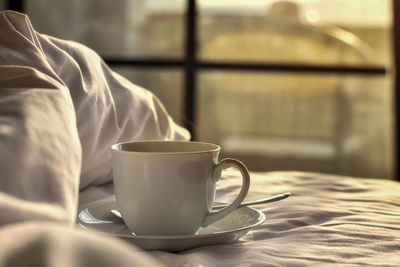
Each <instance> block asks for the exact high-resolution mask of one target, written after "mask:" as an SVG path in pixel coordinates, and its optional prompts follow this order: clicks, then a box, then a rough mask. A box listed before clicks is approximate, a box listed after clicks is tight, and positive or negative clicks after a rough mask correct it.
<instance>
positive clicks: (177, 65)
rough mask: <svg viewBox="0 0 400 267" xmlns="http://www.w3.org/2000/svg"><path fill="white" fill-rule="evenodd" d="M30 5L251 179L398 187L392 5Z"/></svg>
mask: <svg viewBox="0 0 400 267" xmlns="http://www.w3.org/2000/svg"><path fill="white" fill-rule="evenodd" d="M13 1H15V0H13ZM19 2H21V7H22V9H23V11H24V12H26V13H27V14H28V15H29V16H30V18H31V21H32V24H33V26H34V27H35V29H36V30H37V31H38V32H41V33H46V34H50V35H53V36H56V37H60V38H63V39H70V40H75V41H78V42H81V43H84V44H86V45H87V46H89V47H91V48H92V49H94V50H96V51H97V52H98V53H99V54H100V55H101V56H103V58H104V59H105V60H106V62H107V63H109V64H110V66H111V67H112V68H113V69H114V70H115V71H116V72H118V73H120V74H122V75H123V76H125V77H127V78H128V79H130V80H131V81H132V82H134V83H136V84H138V85H141V86H143V87H145V88H147V89H149V90H151V91H153V92H154V93H155V94H156V95H157V96H158V97H159V98H160V99H161V100H162V102H163V103H164V104H165V106H166V108H167V110H168V111H169V112H170V114H171V115H172V117H173V118H174V119H175V120H176V121H177V122H178V123H180V124H182V125H184V126H186V127H188V128H189V129H190V130H191V132H192V134H193V137H194V139H195V140H200V141H208V142H213V143H217V144H219V145H221V147H222V152H223V155H222V156H231V157H236V158H238V159H241V160H242V161H243V162H244V163H245V164H246V165H247V166H248V167H249V169H250V170H257V171H276V170H301V171H313V172H323V173H334V174H343V175H351V176H359V177H377V178H389V179H390V178H394V168H395V167H394V146H395V138H394V123H395V122H394V115H393V114H394V106H393V104H394V101H393V79H394V78H393V77H394V76H393V52H392V42H393V40H392V26H393V22H392V21H393V18H392V13H393V10H392V8H393V7H392V5H391V1H388V0H363V1H359V0H296V1H295V0H291V1H286V0H284V1H279V0H257V1H255V0H254V1H252V0H234V1H232V0H230V1H229V0H197V1H195V0H113V1H110V0H85V1H81V0H69V1H64V0H25V1H19ZM7 3H8V2H7ZM7 3H6V0H2V2H1V1H0V4H1V7H2V8H3V9H4V8H6V7H7V5H8V4H7ZM194 14H196V15H197V16H194ZM190 38H192V39H190ZM190 40H191V41H190ZM371 70H372V71H371Z"/></svg>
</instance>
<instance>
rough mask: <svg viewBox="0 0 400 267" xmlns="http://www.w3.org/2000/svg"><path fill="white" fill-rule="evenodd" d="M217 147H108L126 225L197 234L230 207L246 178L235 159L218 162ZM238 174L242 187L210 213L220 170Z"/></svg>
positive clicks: (162, 144)
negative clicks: (233, 170)
mask: <svg viewBox="0 0 400 267" xmlns="http://www.w3.org/2000/svg"><path fill="white" fill-rule="evenodd" d="M219 152H220V147H219V146H217V145H215V144H210V143H203V142H187V141H137V142H126V143H120V144H116V145H113V146H112V163H113V176H114V186H115V197H116V200H117V204H118V210H119V211H120V212H121V214H122V216H123V218H124V221H125V223H126V225H127V226H128V227H129V229H131V230H132V231H135V232H136V233H138V234H149V233H154V234H158V235H183V234H193V233H196V232H197V231H198V230H199V229H200V228H201V227H205V226H207V225H209V224H211V223H213V222H215V221H217V220H219V219H221V218H222V217H224V216H226V215H227V214H229V213H230V212H232V211H233V210H235V209H236V208H237V207H238V206H239V205H240V203H241V202H242V201H243V199H244V198H245V196H246V194H247V192H248V188H249V184H250V177H249V174H248V171H247V169H246V167H245V166H244V165H243V164H242V163H241V162H239V161H237V160H235V159H224V160H221V161H218V155H219ZM229 167H235V168H237V169H238V170H239V171H240V172H241V173H242V180H243V183H242V188H241V190H240V192H239V194H238V196H237V198H236V199H235V200H234V201H233V202H232V203H231V204H230V205H229V206H227V207H226V208H224V209H222V210H219V211H214V212H209V210H210V207H211V205H212V203H213V200H214V196H215V183H216V182H217V181H218V180H219V178H220V176H221V171H222V170H223V169H226V168H229Z"/></svg>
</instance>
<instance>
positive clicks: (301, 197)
mask: <svg viewBox="0 0 400 267" xmlns="http://www.w3.org/2000/svg"><path fill="white" fill-rule="evenodd" d="M189 138H190V135H189V133H188V132H187V131H186V130H185V129H183V128H182V127H180V126H178V125H176V124H175V123H174V122H173V120H172V119H171V117H170V116H169V115H168V113H167V111H166V110H165V108H164V107H163V105H162V103H161V102H160V101H159V100H158V99H157V98H156V97H155V96H154V95H153V94H151V93H150V92H148V91H147V90H145V89H144V88H140V87H138V86H136V85H134V84H132V83H130V82H129V81H128V80H126V79H124V78H123V77H121V76H119V75H118V74H116V73H114V72H112V71H111V70H110V69H109V68H108V67H107V66H106V64H105V63H104V62H103V61H102V60H101V59H100V57H99V56H98V55H97V54H96V53H94V52H93V51H92V50H90V49H88V48H87V47H84V46H82V45H81V44H77V43H74V42H70V41H64V40H60V39H57V38H53V37H51V36H46V35H42V34H39V33H37V32H35V30H34V28H33V26H32V25H31V24H30V21H29V18H28V17H26V16H25V15H23V14H20V13H16V12H10V11H5V12H0V147H1V153H0V169H1V174H0V211H1V215H0V225H1V227H0V240H1V246H0V266H78V267H79V266H310V265H317V266H321V265H322V266H323V265H328V266H330V265H341V266H343V265H346V266H355V265H359V266H366V265H368V266H375V265H376V266H399V265H400V256H399V255H398V254H399V250H400V220H399V217H400V196H399V192H400V184H399V183H398V182H395V181H391V180H383V179H363V178H353V177H345V176H336V175H327V174H322V173H305V172H270V173H261V172H252V173H251V186H250V191H249V194H248V196H247V200H256V199H259V198H263V197H267V196H271V195H275V194H281V193H284V192H291V194H292V195H291V196H290V197H289V198H287V199H285V200H282V201H279V202H275V203H270V204H265V205H259V206H254V207H252V208H242V209H239V210H237V211H235V212H236V215H238V216H236V215H235V216H234V217H231V220H230V221H229V222H228V223H229V224H230V225H232V224H234V226H233V229H232V228H229V229H227V228H226V226H225V225H224V223H221V224H219V225H218V226H216V227H217V228H218V229H219V230H218V229H217V230H218V231H217V230H215V229H214V230H212V232H208V233H204V235H203V237H204V240H205V241H204V242H203V239H202V238H203V237H189V238H181V237H179V238H178V239H176V238H175V239H171V238H164V240H162V239H163V238H154V237H153V238H151V237H150V238H148V239H147V241H146V240H144V241H143V240H142V241H143V242H140V240H141V239H140V238H127V237H126V235H125V234H124V235H121V234H116V233H110V232H107V231H105V230H104V226H101V227H98V228H97V229H96V223H95V222H98V220H97V221H96V219H102V222H100V224H101V223H103V224H104V221H106V222H107V220H109V221H110V222H112V223H114V224H115V222H117V218H116V217H113V215H111V214H110V213H109V212H108V211H107V209H109V207H111V206H105V205H112V203H113V185H112V175H111V164H110V157H111V156H110V151H109V147H110V145H111V144H113V143H116V142H120V141H126V140H138V139H141V140H142V139H162V140H189ZM222 149H223V148H222ZM238 183H239V179H238V177H237V173H235V172H234V171H231V170H229V171H226V172H224V174H223V176H222V178H221V179H220V181H219V183H218V191H217V197H216V201H218V202H229V201H230V200H231V199H232V198H233V197H234V196H235V194H236V192H237V190H238V188H239V186H240V185H239V184H238ZM110 203H111V204H110ZM96 207H103V208H104V207H106V209H105V210H106V212H104V209H103V210H101V209H99V208H96ZM96 212H100V213H101V216H104V217H102V218H98V217H96V216H98V213H96ZM239 215H240V216H239ZM232 218H233V219H232ZM91 222H92V223H91ZM93 222H94V223H93ZM97 226H99V225H97ZM119 226H121V224H119ZM102 227H103V228H102ZM121 227H123V225H122V226H121ZM224 227H225V228H224ZM107 229H108V228H107ZM224 229H227V230H226V231H225V232H224ZM118 231H120V229H118ZM142 239H145V238H142ZM165 239H168V240H165ZM138 240H139V241H138ZM193 240H194V241H193ZM178 243H179V245H177V244H178Z"/></svg>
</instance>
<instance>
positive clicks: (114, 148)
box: [111, 140, 221, 155]
mask: <svg viewBox="0 0 400 267" xmlns="http://www.w3.org/2000/svg"><path fill="white" fill-rule="evenodd" d="M143 143H177V144H183V143H190V144H191V145H203V146H209V147H210V149H199V150H194V151H132V150H123V149H121V146H123V145H128V144H143ZM111 150H112V151H113V152H117V153H127V154H141V155H184V154H199V153H210V152H217V151H220V150H221V147H220V146H219V145H216V144H213V143H208V142H200V141H184V140H138V141H126V142H120V143H116V144H113V145H111Z"/></svg>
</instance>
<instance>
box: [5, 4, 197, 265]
mask: <svg viewBox="0 0 400 267" xmlns="http://www.w3.org/2000/svg"><path fill="white" fill-rule="evenodd" d="M188 138H189V133H188V132H187V131H186V130H185V129H183V128H181V127H179V126H178V125H176V124H175V123H174V122H173V121H172V119H171V118H170V116H169V115H168V113H167V112H166V110H165V109H164V107H163V105H162V104H161V103H160V101H159V100H158V99H157V98H156V97H155V96H154V95H153V94H152V93H150V92H149V91H147V90H145V89H143V88H140V87H138V86H136V85H134V84H132V83H131V82H129V81H128V80H126V79H124V78H123V77H121V76H119V75H118V74H116V73H114V72H113V71H111V70H110V69H109V68H108V67H107V66H106V65H105V64H104V62H103V61H102V60H101V59H100V57H99V56H98V55H97V54H96V53H95V52H93V51H92V50H90V49H88V48H87V47H85V46H83V45H80V44H77V43H74V42H69V41H63V40H59V39H56V38H52V37H49V36H46V35H41V34H39V33H36V32H35V30H34V28H33V27H32V25H31V23H30V21H29V19H28V17H26V16H25V15H22V14H19V13H15V12H0V149H1V153H0V170H1V172H0V212H1V215H0V226H1V228H0V238H1V243H2V246H1V248H0V255H2V256H1V257H0V266H9V263H10V262H9V261H11V262H14V260H17V261H20V260H22V261H24V260H25V259H24V257H27V258H26V263H27V264H28V265H29V263H33V262H35V261H38V262H40V263H42V264H39V266H88V263H90V262H93V261H92V260H95V262H96V261H98V262H100V263H101V262H104V264H103V265H101V264H100V265H96V266H110V265H109V263H110V262H113V261H116V260H118V258H119V257H125V258H129V257H130V260H131V263H132V264H133V265H134V264H135V262H136V261H137V260H138V261H137V262H140V259H141V257H138V256H137V255H138V254H137V253H136V254H135V253H133V254H132V255H129V253H125V254H126V255H125V256H123V255H122V254H123V253H122V251H125V252H126V251H127V249H126V248H125V250H124V246H123V245H122V244H121V243H119V242H118V241H110V240H108V239H107V238H105V239H104V240H103V241H99V240H98V239H99V238H98V237H97V236H96V237H86V236H89V234H86V233H85V234H81V233H79V232H78V231H76V232H75V231H72V230H71V227H73V226H74V223H75V218H76V212H77V207H78V201H79V199H78V198H80V201H81V202H82V201H92V200H96V199H98V198H101V197H102V194H109V193H112V190H113V188H112V185H111V181H112V176H111V164H110V157H111V154H110V146H111V144H113V143H116V142H121V141H126V140H136V139H188ZM98 185H107V186H101V187H100V189H99V186H98ZM45 222H46V223H45ZM63 227H64V228H65V229H64V228H63ZM108 242H111V243H110V244H114V245H113V246H116V247H115V249H113V250H111V251H110V246H108V245H104V244H105V243H108ZM114 242H116V243H114ZM61 244H64V245H65V247H64V246H63V245H61ZM59 245H60V246H59ZM119 246H121V247H120V248H119ZM57 247H59V248H57ZM64 249H66V252H65V255H64V256H65V257H67V258H68V255H69V256H70V257H76V264H72V265H70V264H69V263H71V262H70V261H68V260H67V259H66V258H63V257H61V260H60V262H59V264H56V263H57V262H58V260H57V257H58V256H60V255H61V254H63V250H64ZM94 251H97V252H96V253H94ZM132 251H134V249H133V250H132ZM81 254H82V255H81ZM106 255H108V256H106ZM63 259H66V261H65V262H63ZM146 259H148V257H146V256H144V262H145V260H146ZM151 262H152V261H151ZM106 263H107V264H106ZM21 264H22V263H21ZM28 265H27V266H28ZM118 265H121V266H130V264H128V262H127V261H122V260H121V262H117V263H116V265H113V266H118ZM19 266H20V265H19ZM29 266H32V265H29Z"/></svg>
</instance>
